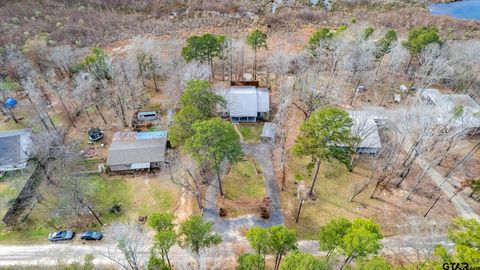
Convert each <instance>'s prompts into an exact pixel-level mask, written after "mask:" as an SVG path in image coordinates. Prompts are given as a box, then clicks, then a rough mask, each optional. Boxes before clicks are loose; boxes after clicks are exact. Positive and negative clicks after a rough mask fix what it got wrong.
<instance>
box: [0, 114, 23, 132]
mask: <svg viewBox="0 0 480 270" xmlns="http://www.w3.org/2000/svg"><path fill="white" fill-rule="evenodd" d="M22 116H23V114H19V113H18V112H15V117H17V118H19V117H22ZM4 120H5V118H4V116H3V115H0V131H6V130H15V129H22V128H26V127H27V125H26V121H25V120H22V121H20V122H19V123H15V121H13V120H10V121H8V122H6V123H5V122H4Z"/></svg>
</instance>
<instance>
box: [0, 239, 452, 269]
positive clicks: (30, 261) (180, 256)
mask: <svg viewBox="0 0 480 270" xmlns="http://www.w3.org/2000/svg"><path fill="white" fill-rule="evenodd" d="M382 243H383V249H382V253H384V254H402V255H404V256H415V255H416V250H417V249H418V250H419V252H420V253H426V252H427V251H428V250H430V249H431V247H433V246H435V245H436V244H442V245H444V246H446V247H447V248H448V249H452V247H453V246H452V243H450V242H448V241H447V238H446V237H445V236H443V235H436V236H433V237H417V236H395V237H390V238H386V239H384V240H383V241H382ZM149 246H150V245H149ZM149 246H147V247H146V248H145V249H144V252H143V258H142V260H146V258H147V257H148V255H149V251H148V250H149ZM298 246H299V249H300V250H301V251H302V252H307V253H310V254H313V255H316V256H319V255H324V253H322V252H320V251H319V250H318V242H317V241H313V240H308V241H299V242H298ZM236 247H243V248H244V249H246V250H248V249H249V247H248V243H247V241H246V239H245V238H244V237H241V236H239V237H238V238H237V239H236V240H235V241H233V242H224V243H222V244H221V245H220V246H218V247H217V248H214V249H210V250H208V251H207V252H206V253H205V255H204V256H203V257H204V258H205V260H209V261H215V262H216V263H219V264H221V265H227V264H229V263H232V262H234V260H235V257H236V254H235V253H234V250H236ZM238 250H242V249H238ZM88 254H93V255H94V256H95V260H94V261H93V262H94V263H95V264H97V265H102V264H104V265H112V264H113V262H112V261H111V260H110V259H108V258H107V257H105V256H103V255H104V254H109V255H110V256H113V257H114V258H115V259H117V260H122V258H123V257H122V254H121V253H119V252H118V250H115V248H114V246H113V245H112V244H108V243H104V242H101V243H87V244H84V245H83V244H80V243H78V242H77V243H55V244H53V243H46V244H42V245H40V244H38V245H9V246H7V245H3V246H0V266H9V265H55V264H58V263H59V262H61V263H70V262H74V261H82V260H83V258H84V257H85V255H88ZM102 254H103V255H102ZM169 256H170V258H171V260H172V262H173V263H174V264H175V265H176V266H177V267H178V269H188V267H183V268H182V267H180V266H186V265H187V264H188V263H193V262H194V260H193V258H192V257H191V256H190V255H189V253H188V252H187V251H185V250H183V249H181V248H180V247H178V246H174V247H173V248H172V250H171V251H170V253H169ZM65 258H69V259H65ZM220 269H222V268H221V267H220ZM223 269H225V267H224V268H223Z"/></svg>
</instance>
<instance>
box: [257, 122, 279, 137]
mask: <svg viewBox="0 0 480 270" xmlns="http://www.w3.org/2000/svg"><path fill="white" fill-rule="evenodd" d="M276 130H277V125H276V124H274V123H270V122H267V123H265V124H264V125H263V129H262V135H260V137H261V138H262V139H270V140H273V139H275V133H276Z"/></svg>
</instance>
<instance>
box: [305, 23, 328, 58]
mask: <svg viewBox="0 0 480 270" xmlns="http://www.w3.org/2000/svg"><path fill="white" fill-rule="evenodd" d="M333 34H334V33H333V32H332V31H331V30H330V29H328V28H325V27H324V28H320V29H318V30H317V31H315V32H314V33H313V34H312V36H311V37H310V38H309V39H308V43H307V49H308V50H309V51H310V52H311V53H314V52H315V50H316V49H317V48H318V46H319V45H320V43H321V42H322V41H325V40H329V39H331V38H332V37H333Z"/></svg>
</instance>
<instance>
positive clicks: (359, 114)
mask: <svg viewBox="0 0 480 270" xmlns="http://www.w3.org/2000/svg"><path fill="white" fill-rule="evenodd" d="M348 114H349V115H350V117H351V118H352V122H353V125H352V134H353V135H355V136H357V137H359V138H360V139H361V141H360V143H358V145H357V147H362V148H381V147H382V143H381V141H380V135H379V134H378V127H377V124H376V123H375V119H374V116H373V115H372V114H371V113H370V112H369V111H348Z"/></svg>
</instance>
